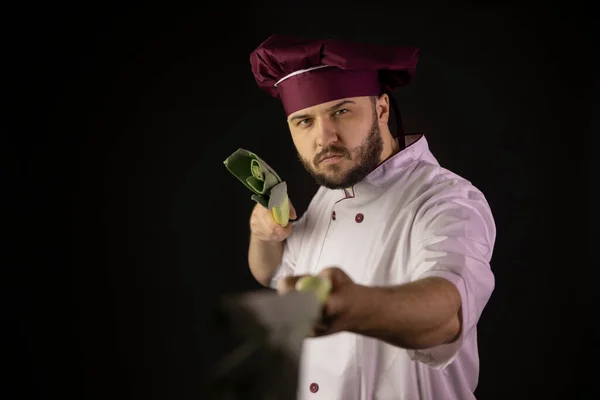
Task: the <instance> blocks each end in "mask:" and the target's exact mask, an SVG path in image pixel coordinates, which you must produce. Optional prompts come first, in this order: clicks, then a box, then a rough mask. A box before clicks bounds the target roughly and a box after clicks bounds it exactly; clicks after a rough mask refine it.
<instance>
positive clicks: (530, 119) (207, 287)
mask: <svg viewBox="0 0 600 400" xmlns="http://www.w3.org/2000/svg"><path fill="white" fill-rule="evenodd" d="M82 3H83V2H82ZM198 4H199V3H198ZM419 4H420V6H419V7H415V6H411V5H408V3H401V2H396V3H395V4H394V5H392V6H391V5H389V4H384V3H376V2H361V3H356V4H351V3H347V2H342V3H330V2H320V3H316V4H308V3H305V2H296V3H294V5H293V6H290V5H287V4H285V3H275V2H272V3H265V4H260V3H252V4H246V5H243V6H236V5H234V4H232V3H230V2H224V3H219V4H216V3H215V4H209V3H206V5H204V6H201V5H197V6H195V7H191V6H182V5H179V6H177V5H175V4H174V3H172V2H168V3H167V2H166V3H163V4H155V5H149V4H146V5H141V4H138V5H135V4H133V3H124V2H123V3H119V4H111V3H108V2H102V3H101V2H98V3H96V4H94V3H89V2H88V3H86V5H85V6H83V5H76V4H54V3H52V4H50V3H48V4H45V5H41V4H22V5H20V6H19V7H18V9H17V8H16V7H15V8H14V9H12V10H7V11H6V13H5V14H4V15H3V17H4V19H5V24H4V27H5V29H6V34H5V35H4V42H5V44H6V46H5V51H4V57H3V58H4V61H3V64H4V65H5V67H6V66H8V72H5V76H4V78H5V81H6V85H5V88H6V90H5V91H4V93H5V94H9V96H7V98H8V99H9V101H8V103H9V105H8V107H6V108H5V109H4V112H5V113H6V116H7V118H5V119H4V121H5V124H4V125H5V128H6V129H5V132H6V133H7V134H2V145H1V147H2V154H3V155H2V162H3V164H4V167H3V171H4V190H2V192H3V197H4V199H5V201H6V203H5V206H4V207H3V208H4V211H5V213H4V214H5V218H4V221H5V223H4V227H6V229H5V232H6V233H7V235H6V240H5V241H4V243H5V244H6V247H5V250H4V251H3V256H4V257H6V262H5V263H3V264H4V265H3V267H2V270H3V272H7V275H6V278H4V279H3V283H4V286H5V290H3V297H4V300H3V302H2V303H3V304H2V310H3V320H4V321H5V322H3V324H2V325H3V330H4V331H5V333H8V335H9V338H8V339H5V340H4V347H5V350H3V354H4V355H8V357H5V356H2V358H3V359H4V360H5V363H6V365H7V366H8V368H9V373H8V374H5V375H4V377H3V378H2V381H3V387H2V393H0V398H2V399H26V398H27V399H29V398H35V399H49V398H77V399H108V398H119V399H121V398H123V399H188V398H189V399H192V398H193V399H198V398H203V396H202V390H201V388H200V387H199V385H198V381H199V377H202V376H203V375H204V374H205V373H206V372H207V370H208V368H209V367H210V365H212V363H213V362H214V361H215V360H216V359H217V358H218V357H219V355H220V354H221V353H222V351H224V347H223V346H224V344H223V343H222V340H219V338H214V337H212V338H211V337H209V334H208V326H207V325H208V324H207V321H208V320H207V316H208V315H209V312H210V310H211V306H212V305H213V303H214V301H215V299H216V296H217V295H220V294H224V293H234V292H241V291H245V290H254V289H257V288H258V284H257V283H255V282H254V280H253V279H252V277H251V275H250V273H249V271H248V268H247V262H246V249H247V244H248V217H249V212H250V210H251V208H252V206H253V203H252V202H251V201H250V199H249V196H250V193H249V192H247V190H246V189H245V188H244V187H243V186H242V185H241V184H239V183H238V182H237V181H235V179H234V178H233V177H232V176H231V175H228V172H227V171H226V170H225V168H224V166H223V164H222V161H223V160H224V159H225V158H226V157H227V156H228V155H229V154H231V153H232V152H233V151H234V150H236V149H237V148H239V147H243V148H249V149H252V150H253V151H255V152H256V153H258V154H260V155H261V156H263V157H264V158H265V159H267V160H268V161H269V163H270V164H271V165H272V166H273V167H274V168H275V169H276V170H277V171H278V172H279V173H280V174H281V175H282V176H284V177H285V179H286V180H287V181H288V186H289V188H290V194H291V198H292V201H293V202H294V204H295V205H296V208H297V209H298V211H299V213H302V212H303V211H304V210H305V208H306V206H307V204H308V201H309V200H310V197H311V195H312V194H313V193H314V190H315V189H316V187H315V186H314V183H313V182H312V181H311V178H310V177H309V176H308V175H307V174H306V173H305V172H304V170H303V169H302V167H301V165H300V164H299V163H298V162H297V160H296V156H295V151H294V148H293V144H292V142H291V140H290V137H289V133H288V131H287V126H286V124H285V120H284V115H283V111H282V109H281V107H280V104H279V103H277V101H275V100H273V99H271V98H270V97H269V96H268V95H266V94H264V93H263V92H261V91H260V90H259V89H258V88H257V87H256V85H255V83H254V81H253V76H252V74H251V71H250V66H249V54H250V52H251V51H252V50H253V49H254V48H255V47H256V46H258V44H259V43H260V42H262V41H263V40H264V39H266V38H267V37H268V36H269V35H271V34H273V33H281V34H299V35H309V36H330V37H338V38H344V39H354V40H362V41H377V42H381V43H388V44H408V45H416V46H419V47H421V49H422V50H421V58H420V62H419V67H418V75H417V78H416V80H415V82H414V84H413V85H411V86H410V87H409V88H406V89H405V90H402V91H400V92H398V93H397V99H398V101H399V104H400V106H401V110H402V112H403V116H404V120H405V127H406V130H407V131H409V132H424V133H426V134H427V137H428V140H429V142H430V146H431V148H432V151H433V152H434V154H435V155H436V156H437V158H438V160H439V161H440V162H441V164H442V165H443V166H445V167H446V168H448V169H451V170H453V171H454V172H456V173H458V174H460V175H462V176H464V177H466V178H467V179H469V180H471V181H472V182H473V183H475V184H476V185H477V186H478V187H479V188H481V189H482V190H483V191H484V193H485V194H486V196H487V198H488V200H489V202H490V205H491V207H492V210H493V212H494V214H495V217H496V223H497V228H498V238H497V243H496V250H495V255H494V258H493V260H492V268H493V270H494V271H495V274H496V290H495V292H494V294H493V296H492V298H491V300H490V303H489V305H488V307H487V308H486V310H485V312H484V314H483V316H482V318H481V321H480V325H479V335H480V358H481V375H480V384H479V388H478V390H477V395H478V398H480V399H484V400H485V399H532V398H540V399H567V398H569V399H570V398H574V399H575V398H585V399H588V398H592V397H594V396H593V394H596V395H597V394H598V390H597V389H596V388H595V385H594V383H595V382H594V381H593V380H594V379H595V378H596V376H597V374H596V373H595V371H597V370H598V368H597V367H596V366H595V364H593V363H594V362H595V361H596V360H597V359H598V351H597V343H598V337H597V336H595V335H594V334H593V332H594V331H593V330H592V325H594V324H595V317H594V315H597V312H595V311H594V310H595V307H593V306H592V304H591V302H592V300H593V299H595V298H596V296H597V294H596V293H595V291H594V287H595V281H594V277H593V274H594V273H595V268H597V265H594V264H597V259H596V260H595V261H594V258H593V256H592V255H591V253H589V251H590V249H591V246H588V245H587V242H586V240H587V239H588V238H589V236H588V234H587V233H586V232H587V231H586V230H587V229H588V227H587V224H588V223H589V220H590V217H591V214H590V213H591V206H590V204H592V201H591V200H590V198H593V196H590V192H589V190H590V189H591V185H588V184H586V183H585V177H584V172H585V171H588V168H589V165H591V163H590V164H589V165H586V161H588V162H589V161H590V160H589V159H587V160H586V157H589V152H590V151H591V150H590V149H591V148H592V144H591V137H592V136H591V135H590V132H591V125H590V122H591V118H590V117H591V116H592V114H593V111H594V110H593V109H592V104H593V102H592V99H593V97H594V96H593V95H592V93H593V90H592V87H593V84H594V83H597V81H594V80H593V78H594V75H595V76H597V74H596V70H597V63H596V61H595V56H596V55H595V51H596V49H595V47H594V40H593V35H592V30H593V29H592V28H593V26H594V23H595V22H594V20H593V18H591V14H590V13H589V10H584V9H581V8H576V7H575V5H570V6H569V8H566V7H563V8H560V9H559V8H555V9H550V8H547V6H546V5H544V8H541V6H540V8H534V7H527V8H525V7H524V6H521V7H518V8H515V7H509V6H504V7H502V8H499V7H496V8H492V7H487V8H483V7H480V8H475V7H467V6H461V7H460V8H457V9H456V8H455V9H450V8H449V7H440V6H434V5H433V4H432V3H431V4H426V3H419ZM596 79H597V78H596ZM7 121H11V122H15V123H14V124H12V123H11V124H8V123H7ZM590 178H591V177H590ZM588 254H589V255H588ZM589 362H592V364H590V365H588V363H589Z"/></svg>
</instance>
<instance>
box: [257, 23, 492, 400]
mask: <svg viewBox="0 0 600 400" xmlns="http://www.w3.org/2000/svg"><path fill="white" fill-rule="evenodd" d="M417 59H418V49H416V48H412V47H391V46H389V47H384V46H376V45H370V44H366V43H350V42H344V41H340V40H331V39H303V38H294V37H286V36H279V35H273V36H271V37H269V38H268V39H267V40H266V41H264V42H263V43H261V44H260V45H259V46H258V48H256V49H255V50H254V51H253V52H252V54H251V56H250V61H251V69H252V72H253V74H254V77H255V80H256V82H257V84H258V86H259V87H260V88H261V89H263V90H264V91H266V92H267V93H268V94H270V95H271V96H273V97H274V98H276V99H279V100H280V101H281V104H282V106H283V110H284V112H285V117H286V118H287V123H288V126H289V132H290V136H291V139H292V141H293V143H294V145H295V148H296V150H297V153H298V156H299V157H298V158H299V160H300V161H301V163H302V164H303V166H304V167H305V169H306V170H307V172H308V173H309V174H311V175H312V176H313V177H314V178H315V180H316V182H317V183H318V185H319V189H318V190H317V192H316V194H315V195H314V197H313V198H312V200H311V201H310V204H309V206H308V208H307V210H306V211H305V212H304V213H303V215H302V216H301V217H300V218H297V217H296V213H295V210H294V209H293V208H292V210H291V214H292V215H291V217H292V219H293V221H292V222H291V223H290V224H288V225H286V226H280V225H278V224H276V223H275V222H274V220H273V218H272V215H271V213H270V212H269V211H268V210H266V209H265V208H264V207H263V206H262V205H260V204H257V205H256V207H255V208H254V210H253V211H252V215H251V217H250V228H251V238H250V246H249V251H248V260H249V266H250V270H251V272H252V274H253V275H254V277H255V278H256V279H257V281H259V282H260V283H261V284H263V285H264V286H270V287H273V288H277V289H278V290H279V292H280V293H282V294H283V293H287V292H289V291H291V290H295V289H294V288H295V284H296V282H297V280H298V279H299V278H300V277H302V276H305V275H319V276H321V277H324V278H326V279H328V280H329V281H330V282H331V292H330V295H329V297H328V298H327V300H326V302H325V303H324V305H323V315H322V318H321V320H320V321H319V323H317V324H316V325H315V327H314V332H313V335H312V336H311V337H309V338H307V339H306V340H305V341H304V345H303V352H302V357H301V372H300V377H299V379H300V381H299V387H298V398H299V399H307V400H308V399H327V400H336V399H339V400H355V399H356V400H368V399H382V400H386V399H390V400H391V399H394V400H454V399H456V400H469V399H474V398H475V397H474V394H473V393H474V391H475V388H476V386H477V381H478V373H479V358H478V350H477V328H476V326H477V322H478V320H479V317H480V315H481V313H482V311H483V309H484V307H485V305H486V303H487V302H488V300H489V298H490V296H491V293H492V291H493V289H494V275H493V273H492V271H491V269H490V260H491V257H492V251H493V247H494V242H495V237H496V228H495V224H494V218H493V215H492V212H491V210H490V207H489V204H488V203H487V201H486V198H485V196H484V195H483V194H482V192H481V191H480V190H478V189H477V188H476V187H475V186H473V184H471V183H470V182H469V181H468V180H466V179H464V178H463V177H461V176H458V175H457V174H455V173H453V172H451V171H449V170H447V169H445V168H443V167H441V166H440V164H439V163H438V162H437V160H436V158H435V157H434V155H433V154H432V152H431V151H430V149H429V146H428V142H427V139H426V137H425V136H424V135H421V134H419V135H405V134H404V132H403V130H402V123H401V119H400V118H399V114H397V110H396V108H395V103H394V101H393V97H392V93H393V91H394V90H396V89H398V88H402V87H405V86H406V85H408V84H409V83H410V82H411V81H412V80H413V79H414V75H415V70H416V64H417ZM394 112H396V120H397V121H398V123H397V124H396V128H397V129H394V130H392V129H391V128H390V126H391V124H390V118H391V115H393V113H394ZM296 161H297V160H296V159H293V160H290V162H296Z"/></svg>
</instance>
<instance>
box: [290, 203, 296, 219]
mask: <svg viewBox="0 0 600 400" xmlns="http://www.w3.org/2000/svg"><path fill="white" fill-rule="evenodd" d="M296 218H298V216H297V215H296V209H295V208H294V206H293V205H292V202H291V201H290V219H296Z"/></svg>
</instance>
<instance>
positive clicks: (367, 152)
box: [299, 109, 383, 189]
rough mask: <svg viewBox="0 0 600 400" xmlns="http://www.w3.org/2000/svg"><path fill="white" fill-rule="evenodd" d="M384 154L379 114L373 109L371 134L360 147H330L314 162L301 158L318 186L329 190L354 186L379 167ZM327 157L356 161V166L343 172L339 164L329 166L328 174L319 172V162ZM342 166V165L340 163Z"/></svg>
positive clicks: (318, 155) (320, 153) (315, 158)
mask: <svg viewBox="0 0 600 400" xmlns="http://www.w3.org/2000/svg"><path fill="white" fill-rule="evenodd" d="M382 152H383V139H382V138H381V132H380V131H379V125H378V123H377V113H376V110H375V109H373V123H372V125H371V128H370V129H369V134H368V135H367V137H366V138H365V140H364V141H363V142H362V143H361V144H360V146H358V147H356V148H354V149H352V150H348V149H346V148H345V147H338V146H330V147H328V148H326V149H323V151H321V152H319V154H317V155H316V156H315V157H314V159H313V161H312V162H309V161H308V160H305V159H303V158H302V157H299V158H300V161H301V162H302V165H303V166H304V168H305V169H306V171H308V173H309V174H311V175H312V177H313V178H314V179H315V181H316V183H317V185H319V186H325V187H326V188H328V189H344V188H348V187H351V186H354V185H355V184H357V183H358V182H360V181H362V180H363V179H364V178H365V177H366V176H367V175H369V174H370V173H371V172H372V171H373V170H374V169H375V168H377V166H378V165H379V161H380V159H381V153H382ZM325 155H328V156H330V155H339V156H341V157H342V158H345V159H348V160H356V165H355V166H354V167H352V168H350V169H349V170H347V171H345V172H344V171H343V169H342V167H341V166H340V165H338V164H332V165H327V166H326V168H327V171H328V172H327V173H323V172H318V171H317V167H318V163H319V161H320V160H321V159H322V158H323V156H325ZM340 164H341V163H340Z"/></svg>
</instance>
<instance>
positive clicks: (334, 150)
mask: <svg viewBox="0 0 600 400" xmlns="http://www.w3.org/2000/svg"><path fill="white" fill-rule="evenodd" d="M349 154H350V153H349V151H348V150H346V149H344V148H339V147H330V148H328V149H325V150H323V151H321V152H320V153H319V154H317V155H316V156H315V158H314V160H313V162H314V163H315V164H318V163H320V162H321V161H323V160H324V159H325V158H327V157H333V156H340V157H348V156H349Z"/></svg>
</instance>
